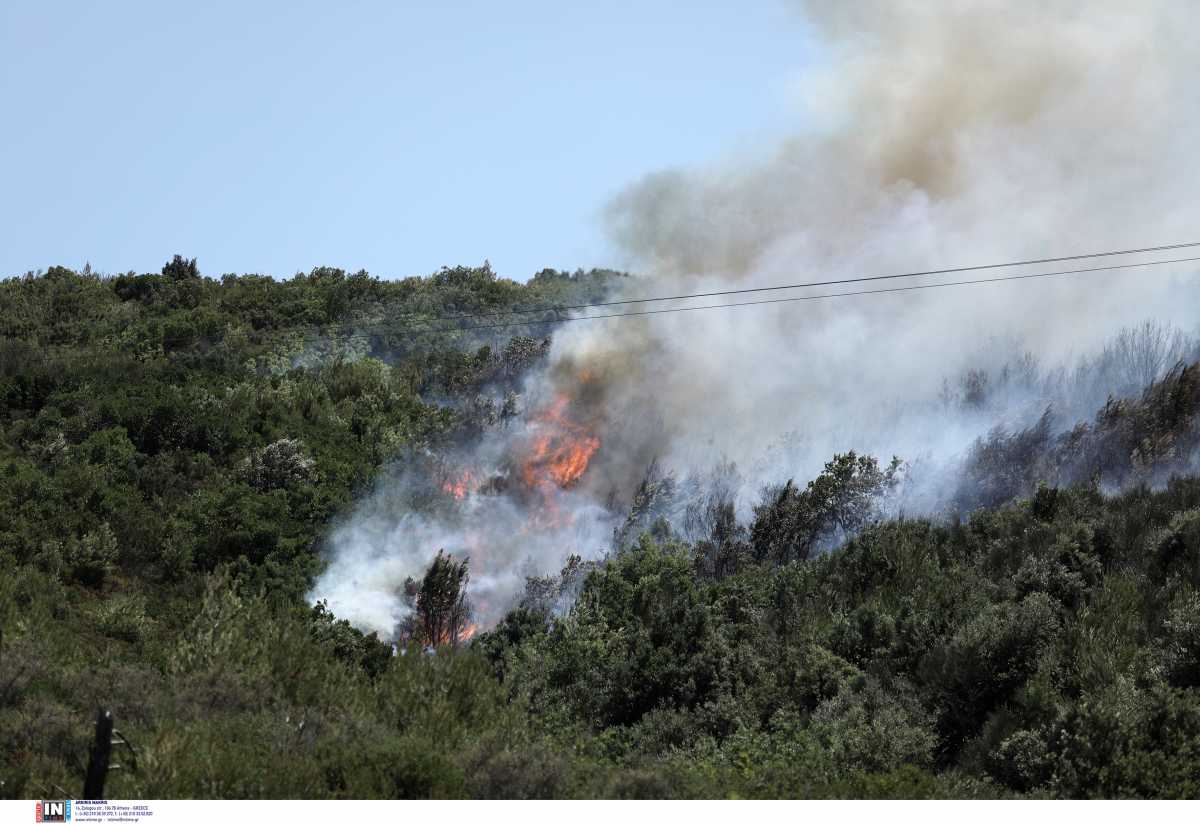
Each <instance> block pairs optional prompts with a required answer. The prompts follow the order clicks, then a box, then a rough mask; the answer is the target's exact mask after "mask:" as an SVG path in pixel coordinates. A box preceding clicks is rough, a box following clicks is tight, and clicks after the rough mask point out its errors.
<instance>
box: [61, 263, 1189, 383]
mask: <svg viewBox="0 0 1200 824" xmlns="http://www.w3.org/2000/svg"><path fill="white" fill-rule="evenodd" d="M1194 246H1200V242H1196V243H1181V244H1174V245H1173V246H1167V247H1152V248H1153V249H1170V248H1187V247H1194ZM1140 251H1150V249H1146V250H1124V251H1119V252H1098V253H1095V254H1093V255H1071V256H1067V257H1060V258H1049V259H1047V260H1053V261H1065V260H1081V259H1086V258H1090V257H1105V256H1111V255H1120V254H1134V253H1136V252H1140ZM1196 261H1200V256H1194V257H1183V258H1170V259H1166V260H1154V261H1139V262H1136V263H1118V264H1112V265H1109V266H1092V267H1086V268H1079V269H1066V270H1058V271H1054V272H1033V273H1026V274H1021V275H1003V276H999V277H991V278H975V279H970V280H957V281H944V282H939V283H923V284H911V285H906V286H894V287H889V288H883V289H865V290H854V291H846V292H831V293H826V294H820V295H798V296H793V297H785V298H768V299H765V300H751V301H737V302H732V303H715V304H707V305H704V306H677V307H670V308H665V309H645V310H640V311H632V312H609V313H603V314H590V315H577V316H575V317H566V318H555V319H553V320H517V321H505V322H501V323H490V324H479V325H474V326H448V327H434V326H424V327H402V328H406V329H408V330H409V331H412V332H418V333H420V332H431V333H456V332H472V331H482V330H490V329H505V328H512V327H529V326H554V325H558V324H562V323H569V322H573V321H582V320H601V319H605V318H623V317H637V316H646V315H663V314H672V313H676V312H695V311H703V310H709V309H733V308H738V307H743V306H759V305H765V304H776V303H795V302H800V301H810V300H829V299H832V298H844V297H854V296H862V295H878V294H887V293H897V292H911V291H919V290H925V289H940V288H943V287H951V286H974V285H981V284H989V283H1002V282H1007V281H1021V280H1032V279H1041V278H1052V277H1062V276H1068V275H1077V274H1084V273H1094V272H1109V271H1118V270H1126V269H1135V268H1142V267H1150V266H1163V265H1167V264H1173V263H1191V262H1196ZM1034 262H1035V261H1021V262H1014V263H995V264H986V265H982V266H970V267H956V268H953V269H941V270H929V271H927V272H913V273H908V274H904V275H875V276H871V277H866V278H849V279H843V280H837V281H821V282H813V283H806V284H791V285H787V286H767V287H756V288H752V289H739V290H725V291H722V292H713V293H707V294H695V295H681V296H676V297H670V298H668V297H663V298H646V299H640V300H630V301H608V302H604V303H595V304H580V305H578V306H577V307H575V308H576V309H582V308H597V307H605V306H612V305H627V304H629V303H642V302H650V301H660V300H681V299H685V298H699V297H705V296H708V295H712V296H721V295H731V294H745V293H747V292H763V291H774V290H780V289H794V288H801V287H804V286H818V285H833V284H844V283H861V282H866V281H879V280H890V279H894V278H900V277H917V276H923V275H932V274H945V273H952V272H964V271H978V270H985V269H997V268H1001V267H1008V266H1020V265H1030V264H1032V263H1034ZM498 314H507V313H498ZM479 316H480V315H463V316H460V317H479ZM437 320H438V318H431V319H429V320H428V321H427V323H429V322H436V321H437ZM394 327H395V324H394V323H392V324H386V325H380V326H379V327H377V331H378V330H382V331H387V330H389V329H392V328H394ZM356 328H357V329H359V330H360V331H358V332H354V333H351V334H349V335H342V336H336V339H337V340H338V341H347V340H353V339H360V338H370V337H374V336H376V334H377V331H362V330H363V327H361V326H359V327H356ZM368 328H370V327H368ZM283 334H284V335H286V332H285V333H283ZM332 336H333V335H331V334H330V333H328V332H325V333H321V334H318V335H312V336H300V337H290V338H286V339H287V340H288V341H289V342H293V343H312V342H316V341H321V340H327V339H329V338H330V337H332ZM180 340H183V339H180ZM200 340H203V338H201V339H200ZM163 342H164V343H167V342H169V341H168V340H167V339H164V340H163ZM77 354H78V355H80V356H87V355H89V354H91V353H77ZM56 358H57V356H55V357H53V358H43V360H53V359H56Z"/></svg>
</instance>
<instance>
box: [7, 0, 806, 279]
mask: <svg viewBox="0 0 1200 824" xmlns="http://www.w3.org/2000/svg"><path fill="white" fill-rule="evenodd" d="M681 8H686V13H681V12H680V9H681ZM806 39H807V38H806V34H805V30H804V27H803V25H802V20H801V19H800V18H799V17H798V15H797V14H796V13H795V11H794V9H793V8H792V6H791V5H790V4H785V3H783V2H781V0H761V2H757V3H747V4H737V3H717V2H698V3H692V4H687V5H686V6H685V5H684V4H679V3H670V2H657V0H655V1H654V2H649V1H646V2H624V1H623V0H613V1H612V2H605V3H588V4H583V3H569V2H566V3H564V2H561V0H559V2H510V3H496V2H444V3H407V2H342V3H306V2H287V3H282V2H281V3H274V2H256V3H227V2H205V3H192V4H184V3H164V2H145V3H133V2H108V3H67V2H47V1H46V0H36V1H35V2H24V1H23V0H6V1H5V2H4V3H3V4H2V5H0V112H3V128H0V181H2V185H3V191H4V196H3V198H2V199H0V226H2V227H3V229H2V230H0V275H2V276H9V275H14V274H19V273H21V272H24V271H26V270H29V269H38V268H44V267H47V266H50V265H53V264H62V265H67V266H71V267H74V268H78V267H81V266H82V265H83V263H84V262H85V261H90V262H91V264H92V266H93V268H95V269H97V270H100V271H105V272H122V271H127V270H135V271H139V272H140V271H156V270H157V269H158V268H159V267H160V266H161V264H162V262H163V261H164V260H165V259H167V258H168V257H170V255H171V254H173V253H176V252H179V253H183V254H186V255H188V256H196V257H198V258H199V260H200V268H201V271H203V272H204V273H206V274H210V275H218V274H220V273H223V272H261V273H266V274H273V275H277V276H285V277H286V276H290V275H291V274H293V273H294V272H296V271H297V270H304V271H307V270H308V269H311V268H312V267H313V266H317V265H334V266H341V267H343V268H346V269H351V270H356V269H359V268H365V269H368V270H370V271H371V272H372V273H374V274H378V275H381V276H384V277H402V276H407V275H412V274H427V273H429V272H432V271H435V270H436V269H437V268H438V267H440V266H442V265H454V264H457V263H467V264H475V263H479V262H482V261H483V260H484V259H485V258H487V259H490V260H491V262H492V265H493V267H494V268H495V269H496V270H497V271H498V272H499V273H500V274H501V275H503V276H507V277H513V278H517V279H525V278H527V277H528V276H529V275H531V274H533V273H534V272H536V271H537V270H539V269H541V268H543V267H545V266H553V267H557V268H570V269H573V268H575V267H577V266H582V267H590V266H603V265H624V264H626V263H628V261H624V260H622V259H621V258H620V256H619V255H618V254H617V253H616V252H615V251H614V250H613V249H612V248H611V247H610V246H609V244H608V243H607V242H606V239H605V236H604V233H603V227H602V222H601V220H600V212H601V210H602V209H603V206H604V204H605V203H606V202H607V200H608V199H609V198H610V197H611V196H612V195H613V194H615V193H616V192H617V191H619V190H620V189H621V188H622V187H623V186H624V185H626V184H628V183H630V182H632V181H633V180H635V179H637V178H638V177H640V176H642V175H644V174H646V173H648V172H652V171H655V170H659V169H662V168H665V167H670V166H676V165H688V164H694V163H699V162H704V161H707V160H711V159H713V158H716V157H720V156H721V155H723V154H726V153H729V152H738V151H743V150H746V149H747V147H749V146H753V145H757V144H758V143H759V142H760V141H763V140H764V139H767V138H770V137H772V136H776V135H778V134H781V133H784V132H787V131H791V130H794V129H795V127H796V125H797V122H798V118H799V112H798V109H797V107H796V106H795V105H794V104H793V102H792V101H791V100H790V98H789V88H790V87H791V83H792V81H793V80H794V78H795V77H796V76H797V75H798V73H799V72H801V71H803V68H804V65H805V62H806V55H807V53H808V52H809V51H810V50H809V49H808V48H806Z"/></svg>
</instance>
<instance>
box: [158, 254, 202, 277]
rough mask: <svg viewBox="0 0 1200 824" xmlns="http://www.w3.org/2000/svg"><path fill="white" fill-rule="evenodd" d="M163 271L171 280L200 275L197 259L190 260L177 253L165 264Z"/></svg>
mask: <svg viewBox="0 0 1200 824" xmlns="http://www.w3.org/2000/svg"><path fill="white" fill-rule="evenodd" d="M162 273H163V274H164V275H166V276H167V277H169V278H170V279H171V280H190V279H192V278H198V277H200V269H199V268H197V266H196V259H195V258H192V259H191V260H188V259H187V258H185V257H184V256H183V255H176V256H175V257H173V258H172V259H171V261H170V262H169V263H166V264H163V268H162Z"/></svg>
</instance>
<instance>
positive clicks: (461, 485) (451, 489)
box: [442, 469, 478, 501]
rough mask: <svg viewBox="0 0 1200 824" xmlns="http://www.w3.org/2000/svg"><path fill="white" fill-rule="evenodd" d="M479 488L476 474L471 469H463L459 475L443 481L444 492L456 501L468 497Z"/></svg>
mask: <svg viewBox="0 0 1200 824" xmlns="http://www.w3.org/2000/svg"><path fill="white" fill-rule="evenodd" d="M477 486H478V484H476V483H475V474H474V473H473V472H471V470H469V469H463V470H461V471H460V472H459V473H458V474H457V475H454V476H452V477H449V478H447V479H446V480H444V481H442V491H443V492H446V493H448V494H450V495H453V496H454V499H455V500H456V501H461V500H462V499H463V498H465V497H467V495H468V494H469V493H470V492H473V491H474V490H475V488H476V487H477Z"/></svg>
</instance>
